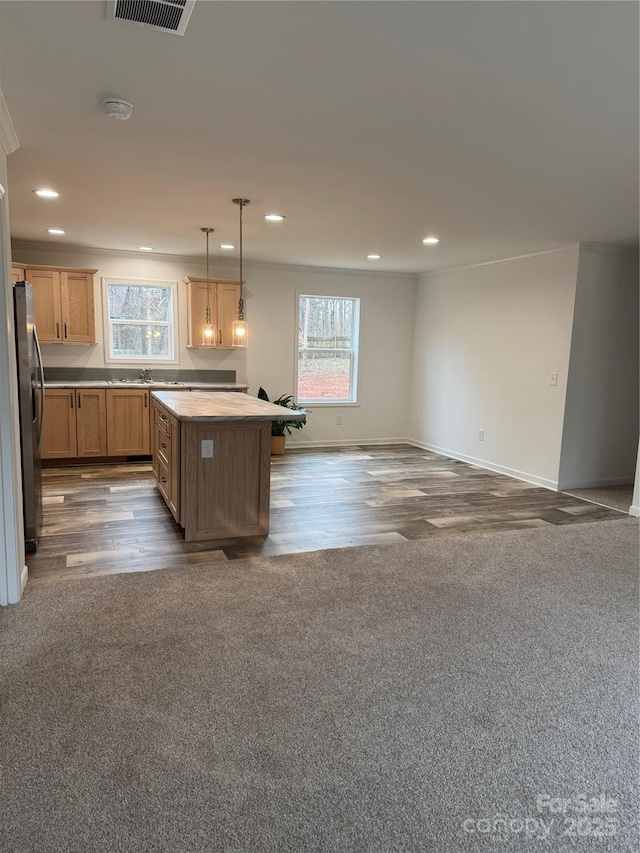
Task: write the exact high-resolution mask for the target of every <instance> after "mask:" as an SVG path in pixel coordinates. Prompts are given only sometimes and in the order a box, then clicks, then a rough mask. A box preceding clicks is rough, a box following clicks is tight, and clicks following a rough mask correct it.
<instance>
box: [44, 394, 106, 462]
mask: <svg viewBox="0 0 640 853" xmlns="http://www.w3.org/2000/svg"><path fill="white" fill-rule="evenodd" d="M106 453H107V418H106V412H105V392H104V391H102V390H100V389H98V388H89V389H86V390H85V389H83V390H81V391H77V390H76V391H74V390H72V389H68V388H49V389H45V408H44V421H43V425H42V446H41V451H40V454H41V456H42V458H43V459H75V458H79V457H86V456H106Z"/></svg>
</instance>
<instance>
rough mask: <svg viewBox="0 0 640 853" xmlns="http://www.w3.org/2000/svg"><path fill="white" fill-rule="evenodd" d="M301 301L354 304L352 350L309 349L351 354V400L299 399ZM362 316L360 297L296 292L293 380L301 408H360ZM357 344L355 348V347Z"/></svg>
mask: <svg viewBox="0 0 640 853" xmlns="http://www.w3.org/2000/svg"><path fill="white" fill-rule="evenodd" d="M301 299H342V300H345V301H349V302H353V304H354V308H353V321H352V346H351V348H350V349H348V350H347V349H346V348H345V347H338V348H333V347H315V348H313V347H308V348H307V351H310V350H311V349H316V350H318V351H320V352H338V353H339V352H346V351H348V352H351V353H352V355H353V357H352V360H351V367H350V371H349V390H350V398H349V399H348V400H347V399H335V398H331V397H322V398H320V399H315V398H311V397H299V396H298V359H299V354H300V346H299V345H298V340H299V337H300V300H301ZM361 314H362V299H361V298H360V297H359V296H344V295H343V294H332V293H308V292H303V291H297V292H296V306H295V335H294V346H295V356H294V378H293V387H294V388H295V389H296V397H295V400H296V403H299V404H300V405H301V406H311V405H312V406H313V407H314V408H316V407H318V406H334V407H337V406H359V405H360V402H359V400H358V394H359V389H360V322H361ZM354 344H355V346H354Z"/></svg>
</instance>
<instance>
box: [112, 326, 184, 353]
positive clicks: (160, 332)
mask: <svg viewBox="0 0 640 853" xmlns="http://www.w3.org/2000/svg"><path fill="white" fill-rule="evenodd" d="M111 328H112V348H111V354H112V356H120V357H122V358H124V357H126V356H134V357H135V356H138V357H139V356H145V355H146V356H150V357H151V356H152V357H154V358H171V353H170V349H169V329H168V327H167V326H152V325H145V326H129V325H126V324H123V323H114V324H113V325H112V327H111Z"/></svg>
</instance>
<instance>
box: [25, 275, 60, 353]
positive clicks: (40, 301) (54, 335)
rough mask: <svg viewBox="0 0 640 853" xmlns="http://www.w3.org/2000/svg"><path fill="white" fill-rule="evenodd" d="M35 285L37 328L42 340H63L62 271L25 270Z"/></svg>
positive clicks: (34, 297)
mask: <svg viewBox="0 0 640 853" xmlns="http://www.w3.org/2000/svg"><path fill="white" fill-rule="evenodd" d="M25 272H26V274H27V281H28V282H29V284H31V285H32V286H33V300H34V310H35V315H36V328H37V330H38V337H39V338H40V341H41V342H47V341H60V342H61V341H62V300H61V295H60V273H59V272H56V271H55V270H31V269H27V270H25Z"/></svg>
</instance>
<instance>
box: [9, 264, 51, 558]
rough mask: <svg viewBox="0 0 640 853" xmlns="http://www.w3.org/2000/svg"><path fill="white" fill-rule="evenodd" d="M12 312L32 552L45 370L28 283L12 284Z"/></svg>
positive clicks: (37, 522)
mask: <svg viewBox="0 0 640 853" xmlns="http://www.w3.org/2000/svg"><path fill="white" fill-rule="evenodd" d="M13 309H14V320H15V329H16V362H17V365H18V406H19V409H20V448H21V451H22V498H23V504H24V539H25V548H26V550H27V551H35V550H36V548H37V547H38V537H39V536H40V528H41V525H42V479H41V472H40V444H41V441H42V417H43V414H44V367H43V364H42V353H41V351H40V344H39V342H38V333H37V331H36V324H35V316H34V305H33V288H32V287H31V285H30V284H29V283H28V282H26V281H18V282H16V283H15V284H14V286H13Z"/></svg>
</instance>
